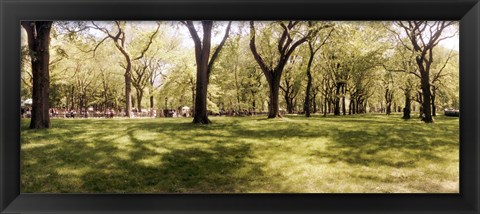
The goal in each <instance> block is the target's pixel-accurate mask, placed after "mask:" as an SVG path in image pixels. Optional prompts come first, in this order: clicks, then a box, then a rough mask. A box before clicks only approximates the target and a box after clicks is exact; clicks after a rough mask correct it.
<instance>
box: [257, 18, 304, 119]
mask: <svg viewBox="0 0 480 214" xmlns="http://www.w3.org/2000/svg"><path fill="white" fill-rule="evenodd" d="M276 24H278V25H280V27H281V29H282V31H281V33H280V35H281V36H280V37H278V42H277V49H278V56H273V57H275V58H276V59H273V58H272V59H270V62H272V63H267V62H266V61H265V59H264V58H262V56H260V54H259V52H258V51H257V46H256V44H255V40H256V35H255V25H254V21H250V50H251V51H252V54H253V56H254V58H255V61H257V63H258V65H259V66H260V68H261V69H262V71H263V74H264V75H265V77H266V79H267V82H268V86H269V89H270V93H269V100H270V102H269V106H268V118H275V117H278V116H280V115H279V112H278V95H279V93H278V92H279V89H280V79H281V77H282V73H283V70H284V68H285V65H286V64H287V62H288V59H289V58H290V56H291V55H292V53H293V51H295V49H296V48H297V47H298V46H300V45H301V44H302V43H304V42H306V41H307V39H308V38H309V36H310V34H311V31H310V30H308V32H307V33H306V34H304V35H302V34H301V33H299V32H298V30H299V28H301V27H302V25H301V22H300V21H288V22H286V23H285V22H277V23H276ZM300 30H301V29H300ZM296 37H298V38H296ZM274 61H276V63H273V62H274Z"/></svg>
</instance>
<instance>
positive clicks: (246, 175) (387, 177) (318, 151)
mask: <svg viewBox="0 0 480 214" xmlns="http://www.w3.org/2000/svg"><path fill="white" fill-rule="evenodd" d="M210 119H211V120H212V121H213V124H211V125H194V124H192V123H191V118H157V119H52V126H53V127H52V128H51V129H47V130H30V129H28V123H29V120H27V119H23V120H22V123H21V125H22V127H21V147H22V152H21V162H22V167H21V170H22V173H21V188H22V192H74V193H96V192H110V193H162V192H222V193H224V192H227V193H230V192H245V193H247V192H281V193H285V192H315V193H316V192H319V193H343V192H348V193H373V192H379V193H384V192H395V193H405V192H415V193H416V192H419V193H424V192H428V193H450V192H458V191H459V149H458V148H459V120H458V118H450V117H444V116H437V117H436V122H435V123H433V124H424V123H422V122H421V121H419V120H418V119H416V118H415V119H411V120H408V121H405V120H402V119H400V115H391V116H385V115H352V116H337V117H335V116H329V117H326V118H324V117H322V116H314V117H312V118H305V117H303V116H296V115H291V116H287V117H284V118H282V119H274V120H267V119H265V118H264V116H258V117H211V118H210Z"/></svg>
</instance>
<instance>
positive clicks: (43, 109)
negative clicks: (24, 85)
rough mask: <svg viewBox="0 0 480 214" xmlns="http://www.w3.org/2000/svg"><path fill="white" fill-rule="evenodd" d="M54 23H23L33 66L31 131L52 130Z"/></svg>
mask: <svg viewBox="0 0 480 214" xmlns="http://www.w3.org/2000/svg"><path fill="white" fill-rule="evenodd" d="M52 23H53V22H52V21H22V22H21V25H22V27H23V28H24V29H25V31H26V32H27V39H28V49H29V54H30V61H31V64H32V80H33V83H32V119H31V122H30V129H39V128H50V115H49V108H50V105H49V102H48V100H49V95H50V73H49V71H50V70H49V63H50V31H51V28H52Z"/></svg>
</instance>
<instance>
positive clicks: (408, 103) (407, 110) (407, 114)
mask: <svg viewBox="0 0 480 214" xmlns="http://www.w3.org/2000/svg"><path fill="white" fill-rule="evenodd" d="M410 112H411V99H410V90H407V91H405V108H403V117H402V118H403V119H410Z"/></svg>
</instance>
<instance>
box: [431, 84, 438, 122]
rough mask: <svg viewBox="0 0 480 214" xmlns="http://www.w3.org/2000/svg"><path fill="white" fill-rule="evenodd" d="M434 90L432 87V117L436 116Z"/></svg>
mask: <svg viewBox="0 0 480 214" xmlns="http://www.w3.org/2000/svg"><path fill="white" fill-rule="evenodd" d="M435 97H436V88H435V87H434V86H433V87H432V116H437V106H436V105H435Z"/></svg>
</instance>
